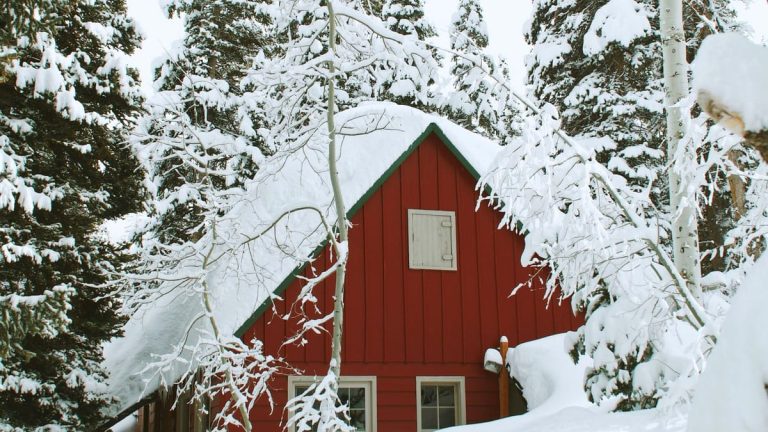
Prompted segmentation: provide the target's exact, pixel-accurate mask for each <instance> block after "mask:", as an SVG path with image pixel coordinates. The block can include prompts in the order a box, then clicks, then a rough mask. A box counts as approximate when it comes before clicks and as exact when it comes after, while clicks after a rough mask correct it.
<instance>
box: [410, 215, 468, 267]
mask: <svg viewBox="0 0 768 432" xmlns="http://www.w3.org/2000/svg"><path fill="white" fill-rule="evenodd" d="M416 215H427V216H448V217H449V218H450V219H451V252H452V256H453V259H451V265H450V266H449V267H435V266H429V265H419V264H417V263H416V262H414V259H415V246H414V241H413V240H414V232H413V217H414V216H416ZM458 263H459V254H458V252H457V249H456V212H455V211H450V210H424V209H408V268H410V269H412V270H439V271H457V270H458Z"/></svg>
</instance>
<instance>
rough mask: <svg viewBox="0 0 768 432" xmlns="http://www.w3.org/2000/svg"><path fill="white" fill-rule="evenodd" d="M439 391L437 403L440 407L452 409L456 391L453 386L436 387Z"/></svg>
mask: <svg viewBox="0 0 768 432" xmlns="http://www.w3.org/2000/svg"><path fill="white" fill-rule="evenodd" d="M438 391H439V401H440V406H441V407H452V406H455V405H456V404H455V403H454V402H453V401H454V398H453V395H454V393H455V391H456V387H455V386H452V385H450V386H440V387H438Z"/></svg>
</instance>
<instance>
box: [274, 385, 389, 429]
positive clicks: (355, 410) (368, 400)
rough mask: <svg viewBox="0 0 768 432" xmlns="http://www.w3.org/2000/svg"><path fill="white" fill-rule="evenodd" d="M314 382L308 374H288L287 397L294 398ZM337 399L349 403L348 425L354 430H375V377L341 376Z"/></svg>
mask: <svg viewBox="0 0 768 432" xmlns="http://www.w3.org/2000/svg"><path fill="white" fill-rule="evenodd" d="M314 382H315V378H314V377H310V376H289V377H288V389H289V391H290V394H289V397H290V398H294V397H296V396H298V395H300V394H302V393H304V392H305V391H307V389H308V388H309V386H310V385H311V384H312V383H314ZM339 399H341V403H342V404H348V405H349V416H350V425H352V426H353V427H354V428H355V430H356V431H360V432H373V431H375V430H376V377H363V376H342V377H341V382H339ZM293 430H294V429H293V428H291V431H293ZM315 430H316V429H315Z"/></svg>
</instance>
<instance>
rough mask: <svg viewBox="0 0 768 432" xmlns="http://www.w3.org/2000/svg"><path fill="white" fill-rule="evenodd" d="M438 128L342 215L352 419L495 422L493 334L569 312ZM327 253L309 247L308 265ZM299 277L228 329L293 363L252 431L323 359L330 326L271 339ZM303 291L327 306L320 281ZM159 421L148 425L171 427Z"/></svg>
mask: <svg viewBox="0 0 768 432" xmlns="http://www.w3.org/2000/svg"><path fill="white" fill-rule="evenodd" d="M441 126H442V123H441ZM441 126H438V125H436V124H435V123H431V124H429V126H427V127H426V130H422V131H421V134H420V135H419V138H417V139H416V141H415V142H413V143H412V144H410V145H408V143H407V144H406V146H407V147H405V148H406V150H405V151H404V152H403V153H402V155H401V156H400V157H399V158H397V160H396V161H395V162H394V163H393V164H391V166H390V167H389V168H388V169H387V170H386V171H385V172H384V174H383V175H381V177H380V178H378V180H377V181H376V182H375V183H373V185H372V186H371V187H370V188H368V192H367V193H365V194H364V195H363V196H362V197H361V198H360V199H359V200H357V201H356V203H355V204H354V206H353V207H352V208H351V210H350V212H349V216H350V220H351V223H352V228H351V230H350V244H349V250H350V256H349V261H348V267H347V268H348V273H347V285H346V293H345V303H346V309H345V320H344V337H343V345H342V346H343V353H342V359H343V360H342V368H341V370H342V379H341V384H340V385H341V392H340V393H341V394H340V395H341V397H342V399H343V400H345V401H348V402H349V404H350V407H351V416H352V422H353V424H354V426H356V427H357V428H358V430H365V431H378V432H390V431H391V432H400V431H427V430H434V429H439V428H444V427H448V426H452V425H457V424H468V423H476V422H484V421H489V420H494V419H497V418H499V384H498V377H497V375H495V374H493V373H489V372H487V371H486V370H484V368H483V356H484V353H485V351H486V349H488V348H492V347H497V346H498V344H499V339H500V337H501V336H506V337H507V338H508V339H509V343H510V346H515V345H517V344H520V343H523V342H526V341H530V340H534V339H538V338H542V337H545V336H549V335H552V334H556V333H562V332H566V331H569V330H574V329H576V328H577V327H578V326H579V325H580V324H581V323H582V319H581V318H579V317H575V316H574V314H573V312H572V309H571V307H570V304H568V303H564V304H560V303H559V302H558V300H557V299H554V298H553V300H552V301H551V302H549V304H548V302H547V300H545V298H544V287H543V285H542V283H541V282H540V280H539V278H537V277H533V278H532V275H533V274H534V272H536V271H537V270H538V269H531V268H526V267H522V266H521V264H520V262H521V254H522V250H523V246H524V244H523V243H524V240H523V237H522V236H520V235H518V234H516V233H514V232H512V231H510V230H509V229H507V228H504V227H501V228H500V227H499V223H500V220H501V214H500V213H499V212H497V211H496V210H494V209H493V208H491V207H488V206H486V205H480V206H479V207H478V206H477V200H478V192H477V190H476V184H477V180H478V173H477V171H476V168H475V167H474V166H473V165H472V164H470V162H468V160H467V159H468V156H467V155H466V151H462V150H461V149H462V148H463V147H457V145H455V144H454V143H453V142H451V140H450V139H449V138H448V137H447V136H446V134H445V133H444V132H443V129H442V128H441ZM453 127H454V128H455V126H453ZM454 139H456V138H454ZM488 157H489V158H492V155H489V156H488ZM329 262H330V257H329V256H328V251H327V250H326V251H324V252H321V256H320V257H319V258H318V259H317V260H316V261H315V262H314V264H313V265H314V267H315V269H314V270H315V271H320V270H322V269H323V268H322V267H323V265H324V264H325V265H327V264H329ZM299 272H303V274H304V275H306V276H310V275H311V270H310V269H309V268H304V269H300V270H299ZM529 280H530V281H532V284H531V285H530V286H525V287H523V288H521V289H519V290H518V291H517V292H516V294H515V295H514V296H513V295H511V294H512V291H513V289H514V288H515V287H516V286H518V284H521V283H526V282H528V281H529ZM302 283H303V280H301V279H299V278H296V277H295V274H294V275H292V276H289V277H288V279H286V280H285V281H284V282H283V283H282V284H281V285H280V286H279V287H278V288H277V289H276V292H277V293H278V294H280V295H281V296H282V297H283V298H284V299H285V301H279V302H275V303H274V304H272V303H269V304H263V305H262V306H261V307H260V308H259V309H258V310H257V311H256V312H255V313H254V314H253V316H252V317H251V318H250V319H249V320H248V321H247V322H245V323H244V324H243V325H242V326H241V328H240V330H239V331H238V333H237V334H238V336H240V337H242V338H244V340H251V339H252V338H254V337H255V338H258V339H261V340H263V341H264V343H265V348H266V349H265V351H266V352H268V353H271V354H277V355H280V356H282V357H284V358H285V359H286V360H287V362H288V363H290V365H291V366H293V367H294V368H296V369H298V370H300V371H301V372H300V373H297V374H296V375H292V376H287V377H285V376H283V377H279V378H277V379H276V380H275V382H274V384H273V396H274V398H275V399H274V402H275V404H276V405H275V409H274V410H272V411H271V412H270V409H269V407H268V406H267V403H266V402H263V401H262V402H261V403H260V405H259V406H257V407H256V408H255V409H254V410H253V411H252V412H251V421H252V423H253V426H254V430H258V431H274V432H277V431H280V430H282V428H283V427H284V426H285V424H286V412H285V410H284V406H285V403H286V401H287V399H288V398H289V397H293V396H295V395H296V393H297V392H300V391H302V390H303V389H304V388H306V387H307V386H308V385H309V383H310V382H312V380H313V377H314V376H316V375H317V376H324V375H325V374H326V372H327V370H328V361H329V358H330V345H331V344H330V335H329V334H310V335H309V336H307V344H306V345H304V346H296V345H288V346H282V343H283V341H285V340H286V339H287V338H288V337H289V336H291V335H292V334H294V333H295V330H296V328H297V327H296V326H297V323H296V321H295V320H289V321H284V320H283V319H281V318H280V317H281V316H284V315H285V314H286V307H287V306H286V304H287V305H288V307H290V304H291V299H293V298H295V297H296V295H297V292H298V290H299V289H300V286H301V285H302ZM316 292H317V297H318V304H319V305H320V306H321V307H323V306H324V308H325V309H324V312H325V313H327V311H330V310H331V309H332V306H333V305H332V303H333V299H332V295H333V280H327V281H325V282H324V283H323V284H322V285H320V286H319V287H318V288H316ZM328 327H329V328H330V325H329V326H328ZM151 409H152V408H150V407H145V408H143V409H142V416H141V423H143V424H144V425H145V426H144V427H145V428H146V427H147V426H149V425H150V423H155V422H156V420H152V421H149V420H148V414H150V412H152V413H156V412H157V411H158V410H157V409H154V411H151ZM160 411H162V410H160ZM185 423H186V421H185ZM189 423H190V424H191V423H192V422H189ZM164 424H165V425H166V426H162V427H159V426H158V427H157V429H155V430H166V429H165V428H166V427H171V424H170V423H168V422H166V423H164ZM178 426H179V424H178V423H177V424H176V425H175V426H173V428H174V429H168V430H181V429H179V428H178ZM139 430H142V428H141V425H140V428H139ZM144 430H146V429H144ZM189 430H192V427H191V426H190V428H189Z"/></svg>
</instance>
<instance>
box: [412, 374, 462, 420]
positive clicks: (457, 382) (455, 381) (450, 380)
mask: <svg viewBox="0 0 768 432" xmlns="http://www.w3.org/2000/svg"><path fill="white" fill-rule="evenodd" d="M424 384H427V385H430V384H434V385H448V384H450V385H453V386H455V387H456V391H457V392H458V395H456V397H457V400H456V411H457V412H456V426H462V425H465V424H467V398H466V387H465V379H464V377H463V376H417V377H416V430H417V431H419V432H423V431H425V430H427V431H428V430H431V429H423V428H422V427H421V386H422V385H424Z"/></svg>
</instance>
